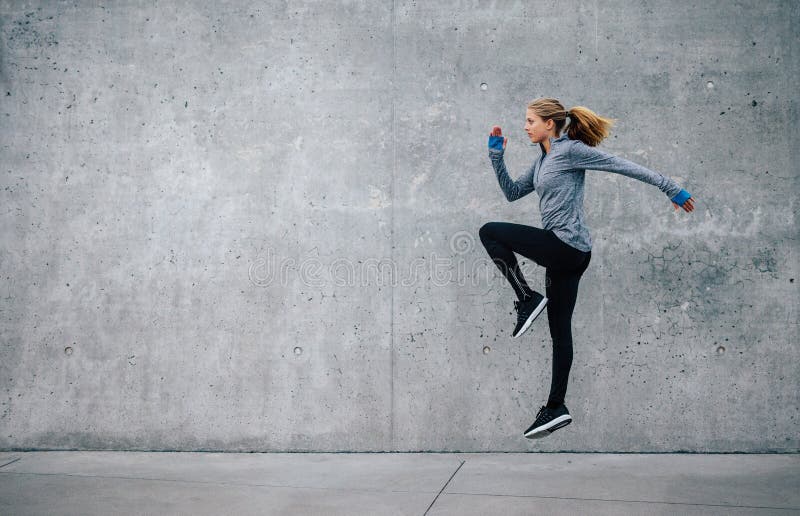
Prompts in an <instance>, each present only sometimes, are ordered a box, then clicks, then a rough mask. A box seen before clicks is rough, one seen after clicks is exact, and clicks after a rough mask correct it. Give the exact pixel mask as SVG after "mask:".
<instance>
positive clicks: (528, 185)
mask: <svg viewBox="0 0 800 516" xmlns="http://www.w3.org/2000/svg"><path fill="white" fill-rule="evenodd" d="M504 152H505V151H501V150H496V149H489V158H491V160H492V167H493V168H494V173H495V175H496V176H497V181H498V182H499V183H500V189H501V190H503V193H504V194H505V196H506V199H508V201H509V202H512V201H516V200H517V199H519V198H520V197H525V196H526V195H528V194H529V193H531V192H532V191H533V190H534V188H533V172H534V167H535V164H534V165H532V166H531V168H529V169H528V170H527V171H526V172H525V173H524V174H523V175H522V177H520V178H519V179H518V180H516V181H514V180H512V179H511V178H510V177H509V176H508V171H507V170H506V164H505V162H504V161H503V154H504Z"/></svg>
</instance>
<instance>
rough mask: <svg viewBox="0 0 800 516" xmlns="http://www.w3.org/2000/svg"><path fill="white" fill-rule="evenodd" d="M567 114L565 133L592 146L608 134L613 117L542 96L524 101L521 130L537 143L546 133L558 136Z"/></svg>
mask: <svg viewBox="0 0 800 516" xmlns="http://www.w3.org/2000/svg"><path fill="white" fill-rule="evenodd" d="M567 111H569V115H567ZM567 116H569V127H568V128H567V136H568V137H569V138H570V139H571V140H583V142H584V143H585V144H587V145H591V146H596V145H597V144H598V143H600V142H601V141H602V140H603V139H605V138H606V137H608V135H609V133H610V132H611V131H610V129H611V126H612V125H613V124H614V119H613V118H605V117H601V116H599V115H598V114H596V113H595V112H594V111H592V110H591V109H588V108H585V107H583V106H575V107H573V108H571V109H569V110H567V108H565V107H564V105H563V104H561V102H559V101H558V99H554V98H550V97H543V98H538V99H536V100H534V101H533V102H531V103H530V104H528V110H527V112H526V114H525V132H526V133H528V136H529V137H530V139H531V141H532V142H533V143H541V142H543V141H545V140H547V139H548V138H550V137H553V138H558V137H559V136H561V131H562V130H563V129H564V127H565V126H566V125H567Z"/></svg>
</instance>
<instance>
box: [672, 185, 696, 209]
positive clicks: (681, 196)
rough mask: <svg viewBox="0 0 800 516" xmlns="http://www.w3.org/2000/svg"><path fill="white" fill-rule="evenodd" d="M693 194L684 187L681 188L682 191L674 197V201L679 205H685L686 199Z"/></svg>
mask: <svg viewBox="0 0 800 516" xmlns="http://www.w3.org/2000/svg"><path fill="white" fill-rule="evenodd" d="M691 196H692V195H691V194H690V193H689V192H687V191H686V190H684V189H681V191H680V192H679V193H678V195H676V196H675V197H673V198H672V202H674V203H675V204H677V205H678V206H683V203H685V202H686V199H688V198H689V197H691Z"/></svg>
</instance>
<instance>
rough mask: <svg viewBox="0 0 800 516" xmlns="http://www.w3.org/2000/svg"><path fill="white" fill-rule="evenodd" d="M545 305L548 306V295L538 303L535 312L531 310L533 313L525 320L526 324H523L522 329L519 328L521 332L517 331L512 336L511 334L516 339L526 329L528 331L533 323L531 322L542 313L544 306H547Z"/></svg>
mask: <svg viewBox="0 0 800 516" xmlns="http://www.w3.org/2000/svg"><path fill="white" fill-rule="evenodd" d="M545 306H547V298H546V297H545V298H543V299H542V300H541V301H540V302H539V305H538V306H537V307H536V308H535V309H534V310H533V312H531V315H530V316H528V320H527V321H525V324H523V325H522V329H521V330H519V333H517V334H516V335H512V336H511V338H514V339H516V338H517V337H519V336H520V335H522V334H523V333H525V331H526V330H527V329H528V328H529V327H530V325H531V323H532V322H533V320H534V319H536V317H537V316H538V315H539V314H540V313H542V310H544V307H545Z"/></svg>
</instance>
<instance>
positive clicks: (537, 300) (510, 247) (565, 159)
mask: <svg viewBox="0 0 800 516" xmlns="http://www.w3.org/2000/svg"><path fill="white" fill-rule="evenodd" d="M567 117H569V119H570V123H569V127H568V129H567V132H566V133H565V134H563V135H561V130H562V129H563V128H564V126H565V125H566V123H567ZM612 124H613V119H608V118H604V117H601V116H599V115H597V114H595V113H594V112H593V111H591V110H590V109H587V108H585V107H582V106H576V107H573V108H572V109H570V110H566V109H564V106H563V105H562V104H561V103H560V102H559V101H558V100H557V99H554V98H539V99H536V100H534V101H533V102H531V103H530V104H529V105H528V110H527V117H526V121H525V132H526V133H528V136H529V137H530V140H531V141H532V142H534V143H538V144H539V146H540V148H541V150H542V153H541V155H540V156H539V157H538V158H537V159H536V160H535V161H534V162H533V165H532V166H531V167H530V169H528V170H527V171H526V172H525V173H524V174H523V175H522V177H520V178H519V179H517V180H516V181H514V180H512V179H511V178H510V177H509V175H508V172H507V171H506V166H505V163H504V162H503V153H504V151H505V147H506V143H507V141H508V138H505V137H503V136H502V131H501V129H500V127H499V126H494V127H493V128H492V131H491V133H489V158H490V159H491V161H492V167H493V168H494V171H495V174H496V176H497V179H498V181H499V182H500V188H501V189H502V190H503V193H504V194H505V196H506V199H508V201H509V202H511V201H516V200H517V199H519V198H521V197H524V196H525V195H527V194H529V193H531V192H533V191H534V190H535V191H536V193H537V194H538V195H539V211H540V212H541V216H542V226H543V229H540V228H537V227H532V226H525V225H522V224H512V223H509V222H488V223H486V224H484V225H483V226H482V227H481V229H480V232H479V233H480V238H481V242H483V245H484V247H486V251H487V252H488V253H489V256H491V258H492V261H493V262H494V263H495V264H496V265H497V266H498V267H499V268H500V271H501V272H502V273H503V275H504V276H505V277H506V279H507V280H508V281H509V283H510V284H511V286H512V288H513V289H514V292H515V293H516V294H517V298H518V300H517V301H514V309H515V310H516V311H517V323H516V327H515V328H514V331H513V332H512V337H514V338H516V337H519V336H520V335H522V334H523V333H524V332H525V330H527V329H528V327H529V326H530V325H531V323H532V322H533V320H534V319H535V318H536V316H538V315H539V314H540V313H541V312H542V310H543V309H544V308H545V307H547V319H548V323H549V326H550V336H551V337H552V339H553V377H552V384H551V386H550V396H549V398H548V401H547V404H546V405H543V406H542V407H541V409H540V410H539V412H538V414H537V415H536V420H535V421H534V423H533V424H532V425H531V426H530V427H529V428H528V429H527V430H526V431H525V432H524V435H525V437H528V438H541V437H546V436H547V435H549V434H550V433H552V432H553V431H555V430H557V429H558V428H561V427H563V426H566V425H568V424H569V423H570V422H571V421H572V417H571V416H570V414H569V411H568V410H567V407H566V406H565V405H564V396H565V395H566V391H567V378H568V377H569V370H570V368H571V367H572V327H571V322H572V311H573V308H574V307H575V300H576V297H577V294H578V283H579V281H580V278H581V275H582V274H583V273H584V271H585V270H586V268H587V267H588V266H589V261H590V260H591V256H592V239H591V236H590V235H589V230H588V228H587V227H586V224H585V223H584V213H583V184H584V175H585V172H586V169H592V170H604V171H607V172H616V173H617V174H622V175H625V176H628V177H632V178H634V179H638V180H640V181H644V182H645V183H649V184H651V185H654V186H656V187H658V189H659V190H661V191H662V192H664V193H665V194H666V195H667V197H669V198H670V200H671V201H672V204H673V205H674V206H675V209H676V210H677V209H679V208H680V207H682V208H683V209H684V210H685V211H687V212H691V211H693V210H694V200H693V199H692V197H691V195H689V192H687V191H686V190H684V189H682V188H681V187H680V185H678V183H676V182H675V181H674V180H672V179H670V178H669V177H666V176H663V175H661V174H659V173H658V172H654V171H652V170H649V169H647V168H645V167H643V166H641V165H637V164H636V163H633V162H631V161H628V160H625V159H623V158H619V157H617V156H614V155H612V154H609V153H607V152H603V151H601V150H599V149H597V148H596V146H597V144H598V143H600V142H601V141H602V140H603V139H604V138H606V137H608V134H609V129H610V127H611V125H612ZM559 135H560V136H559ZM514 253H518V254H520V255H522V256H525V257H526V258H529V259H531V260H533V261H534V262H536V263H537V264H538V265H540V266H542V267H545V268H546V269H545V270H546V273H545V295H542V294H540V293H539V292H537V291H535V290H532V289H531V288H530V287H529V286H528V284H527V283H526V282H525V278H524V277H523V275H522V273H521V271H520V269H519V263H518V262H517V258H516V256H515V255H514Z"/></svg>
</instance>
